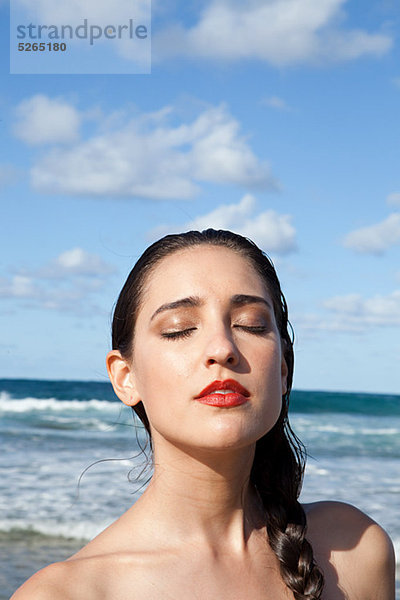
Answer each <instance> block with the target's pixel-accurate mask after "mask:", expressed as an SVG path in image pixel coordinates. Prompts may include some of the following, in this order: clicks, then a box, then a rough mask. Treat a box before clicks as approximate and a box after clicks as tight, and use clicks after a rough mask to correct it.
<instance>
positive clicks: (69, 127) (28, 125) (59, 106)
mask: <svg viewBox="0 0 400 600" xmlns="http://www.w3.org/2000/svg"><path fill="white" fill-rule="evenodd" d="M16 114H17V122H16V124H15V126H14V133H15V135H16V136H17V137H18V138H19V139H20V140H22V141H23V142H25V143H27V144H29V145H32V146H34V145H40V144H59V143H66V142H67V143H68V142H74V141H76V140H77V139H78V137H79V127H80V122H81V117H80V115H79V113H78V111H77V110H76V109H75V108H74V107H73V106H72V105H71V104H68V102H66V101H65V100H62V99H58V98H54V99H52V98H48V97H47V96H44V95H42V94H37V95H36V96H33V97H32V98H29V99H27V100H23V101H22V102H21V103H20V104H19V105H18V106H17V108H16Z"/></svg>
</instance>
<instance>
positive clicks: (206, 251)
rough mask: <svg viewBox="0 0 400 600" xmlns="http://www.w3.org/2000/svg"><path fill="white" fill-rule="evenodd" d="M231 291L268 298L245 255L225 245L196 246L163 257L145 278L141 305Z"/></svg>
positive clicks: (224, 294)
mask: <svg viewBox="0 0 400 600" xmlns="http://www.w3.org/2000/svg"><path fill="white" fill-rule="evenodd" d="M234 294H257V295H259V296H263V297H265V298H269V297H270V294H269V293H268V290H267V287H266V285H265V283H264V280H263V279H262V278H261V276H260V275H259V274H258V273H257V271H256V270H255V268H254V266H253V264H252V263H251V262H250V260H249V259H248V258H247V257H244V256H243V255H241V254H239V253H238V252H236V251H235V250H231V249H229V248H224V247H219V246H212V245H199V246H194V247H192V248H187V249H184V250H179V251H177V252H174V253H173V254H171V255H169V256H167V257H165V258H163V259H162V260H161V261H160V262H158V263H157V265H156V266H155V268H154V269H153V270H152V271H151V273H150V274H149V276H148V279H147V281H146V285H145V288H144V294H143V299H142V300H143V304H142V308H144V306H143V305H145V306H148V308H149V310H151V309H152V308H157V306H156V305H159V304H161V303H163V302H169V301H173V300H175V299H177V298H184V297H188V296H207V297H217V298H221V299H223V298H224V297H227V296H231V295H234Z"/></svg>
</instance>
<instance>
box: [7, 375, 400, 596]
mask: <svg viewBox="0 0 400 600" xmlns="http://www.w3.org/2000/svg"><path fill="white" fill-rule="evenodd" d="M0 417H1V418H0V438H1V453H0V474H1V477H0V551H1V555H2V559H1V563H0V600H6V599H8V598H9V597H10V595H11V594H12V592H13V591H15V589H16V588H17V587H18V586H19V585H21V583H22V582H23V581H24V580H25V579H27V578H28V577H29V576H30V575H31V574H32V573H33V572H35V571H37V570H38V569H40V568H41V567H43V566H44V565H46V564H48V563H50V562H54V561H57V560H62V559H64V558H66V557H67V556H69V555H71V554H72V553H73V552H75V551H76V550H77V549H78V548H80V547H81V546H82V545H83V544H84V543H85V541H87V540H89V539H91V538H92V537H93V536H95V535H96V534H97V533H99V532H100V531H101V530H102V529H104V527H106V526H107V525H109V524H110V523H111V522H112V521H113V520H114V519H115V518H117V517H118V516H119V515H121V514H122V512H123V511H124V510H126V509H127V508H128V507H129V506H131V504H132V503H133V502H134V501H135V500H136V499H137V498H138V497H139V495H140V493H141V490H142V489H143V486H145V485H146V482H147V481H148V478H149V477H150V475H151V471H150V467H149V463H148V462H146V458H145V455H144V453H143V451H142V449H141V448H143V447H144V446H145V440H146V438H145V435H144V432H143V429H142V428H141V426H140V425H139V424H138V423H135V422H134V421H133V418H132V413H131V410H130V409H129V408H127V407H125V406H124V405H123V404H122V403H121V402H119V400H118V399H117V398H116V397H115V395H114V393H113V391H112V388H111V385H110V384H109V383H106V382H72V381H36V380H32V381H29V380H11V379H3V380H1V379H0ZM291 423H292V426H293V429H294V430H295V432H296V433H297V435H298V436H299V437H300V439H302V441H303V442H304V443H305V445H306V447H307V452H308V455H309V459H308V463H307V469H306V476H305V481H304V486H303V491H302V496H301V499H302V501H304V502H310V501H314V500H321V499H331V500H342V501H346V502H350V503H351V504H354V505H356V506H358V507H359V508H361V509H362V510H363V511H365V512H366V513H367V514H369V515H370V516H371V517H372V518H373V519H375V520H376V521H378V523H380V524H381V525H382V526H383V527H384V528H385V529H386V531H387V532H388V533H389V535H390V536H391V538H392V540H393V542H394V544H395V548H396V554H397V569H398V572H399V560H400V510H399V509H400V396H394V395H382V394H355V393H337V392H315V391H313V392H307V391H296V390H295V391H294V392H293V393H292V401H291ZM397 598H398V600H400V585H399V582H398V583H397Z"/></svg>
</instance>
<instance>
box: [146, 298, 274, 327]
mask: <svg viewBox="0 0 400 600" xmlns="http://www.w3.org/2000/svg"><path fill="white" fill-rule="evenodd" d="M230 304H231V306H233V307H237V306H245V305H246V304H264V305H265V306H266V307H267V308H268V309H269V310H271V311H272V310H273V308H272V306H271V304H270V303H269V302H268V300H266V299H265V298H262V297H261V296H252V295H249V294H235V295H234V296H232V298H231V299H230ZM203 305H204V300H202V299H201V298H199V297H198V296H188V297H187V298H180V299H179V300H174V301H173V302H166V303H165V304H162V305H161V306H159V307H158V308H157V310H156V311H154V313H153V314H152V316H151V318H150V321H152V320H153V319H154V318H155V317H156V316H157V315H158V314H160V313H162V312H165V311H167V310H174V309H177V308H198V307H199V306H203Z"/></svg>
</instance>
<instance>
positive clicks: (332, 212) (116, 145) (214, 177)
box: [0, 0, 400, 393]
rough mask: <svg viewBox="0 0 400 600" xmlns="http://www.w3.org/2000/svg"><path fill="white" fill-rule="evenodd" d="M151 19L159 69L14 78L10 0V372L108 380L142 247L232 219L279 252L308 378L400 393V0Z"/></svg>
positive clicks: (6, 368)
mask: <svg viewBox="0 0 400 600" xmlns="http://www.w3.org/2000/svg"><path fill="white" fill-rule="evenodd" d="M87 1H89V0H87ZM99 3H100V4H102V0H98V2H97V5H99ZM39 4H40V6H41V9H42V10H43V14H44V15H45V14H46V10H48V9H49V6H51V2H49V0H41V1H40V2H39ZM73 5H74V2H70V3H69V6H71V7H72V8H73ZM72 8H71V10H72ZM152 14H153V21H152V44H153V64H152V73H151V74H150V75H132V74H131V75H10V74H9V25H8V22H9V21H8V19H9V12H8V3H7V2H5V1H4V0H0V18H1V29H0V33H1V36H0V44H1V58H0V60H1V79H2V82H1V87H0V112H1V114H0V119H1V120H0V130H1V138H0V140H1V142H0V143H1V156H0V194H1V206H2V210H1V215H2V218H1V242H2V246H3V247H2V252H1V257H2V260H1V266H0V310H1V320H2V325H1V330H2V336H1V340H0V357H1V360H0V376H1V377H29V378H31V377H33V378H50V379H57V378H64V379H86V380H92V379H100V380H102V379H105V377H106V371H105V366H104V356H105V354H106V352H107V350H108V349H109V345H110V341H109V329H110V315H111V310H112V306H113V303H114V302H115V299H116V297H117V294H118V292H119V289H120V288H121V286H122V283H123V281H124V279H125V277H126V275H127V273H128V272H129V270H130V268H131V266H132V265H133V263H134V261H135V260H136V258H137V257H138V256H139V255H140V253H141V252H142V251H143V250H144V248H145V247H146V246H147V245H148V244H149V243H150V242H151V241H152V240H154V239H156V238H157V237H159V235H161V234H163V233H168V232H172V231H181V230H185V229H187V228H189V227H190V228H191V227H195V228H202V227H204V226H214V227H222V228H228V229H233V230H235V231H238V232H240V233H243V234H245V235H248V236H249V237H251V238H253V239H254V240H255V241H256V242H257V243H258V244H259V245H260V246H261V247H262V248H263V249H264V250H265V251H266V252H267V253H268V254H269V255H270V256H271V257H272V258H273V260H274V262H275V264H276V266H277V270H278V273H279V276H280V279H281V282H282V286H283V289H284V292H285V295H286V297H287V300H288V304H289V310H290V316H291V321H292V323H293V326H294V329H295V332H296V372H295V387H297V388H298V389H323V390H354V391H367V392H368V391H370V392H388V393H399V391H400V369H399V363H400V343H399V337H400V336H399V333H400V331H399V330H400V252H399V248H400V168H399V167H400V165H399V141H400V118H399V117H400V52H399V32H400V28H399V26H400V8H399V5H398V3H397V2H395V0H393V1H392V0H382V1H380V2H378V1H375V0H364V2H363V3H362V5H361V3H359V2H356V1H355V0H347V1H346V0H269V1H267V0H242V1H241V2H238V1H237V0H225V1H222V0H202V1H201V2H198V3H196V9H193V8H192V3H190V4H188V3H185V2H183V1H179V0H168V1H164V2H161V1H155V0H154V1H153V3H152Z"/></svg>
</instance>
